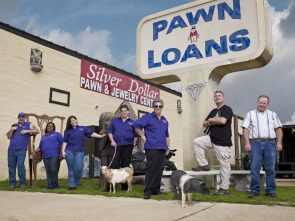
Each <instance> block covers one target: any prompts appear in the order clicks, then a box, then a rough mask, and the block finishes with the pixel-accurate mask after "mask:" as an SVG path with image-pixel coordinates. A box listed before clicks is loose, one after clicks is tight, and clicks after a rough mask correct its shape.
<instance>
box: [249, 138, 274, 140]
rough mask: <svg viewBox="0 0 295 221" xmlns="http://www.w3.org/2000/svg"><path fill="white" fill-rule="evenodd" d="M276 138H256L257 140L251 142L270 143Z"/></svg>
mask: <svg viewBox="0 0 295 221" xmlns="http://www.w3.org/2000/svg"><path fill="white" fill-rule="evenodd" d="M274 139H275V138H255V139H250V140H255V141H270V140H274Z"/></svg>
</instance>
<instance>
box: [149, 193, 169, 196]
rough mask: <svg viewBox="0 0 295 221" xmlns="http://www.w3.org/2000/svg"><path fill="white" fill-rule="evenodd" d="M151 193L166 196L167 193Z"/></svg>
mask: <svg viewBox="0 0 295 221" xmlns="http://www.w3.org/2000/svg"><path fill="white" fill-rule="evenodd" d="M152 195H163V196H167V193H162V192H158V193H153V194H152Z"/></svg>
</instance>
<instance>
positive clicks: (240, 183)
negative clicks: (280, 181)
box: [162, 170, 265, 191]
mask: <svg viewBox="0 0 295 221" xmlns="http://www.w3.org/2000/svg"><path fill="white" fill-rule="evenodd" d="M185 172H186V173H187V174H188V175H190V176H209V175H211V176H214V181H215V182H214V184H215V189H216V190H219V189H220V183H221V175H220V170H210V171H199V172H195V171H191V170H190V171H185ZM171 173H172V171H163V177H162V183H163V184H164V186H165V190H166V191H169V190H172V189H171V183H170V176H171ZM230 182H231V185H234V186H235V190H238V191H248V190H249V188H250V182H251V177H250V170H232V171H231V172H230ZM264 187H265V172H264V171H262V170H261V171H260V188H262V189H263V188H264Z"/></svg>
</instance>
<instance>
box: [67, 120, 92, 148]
mask: <svg viewBox="0 0 295 221" xmlns="http://www.w3.org/2000/svg"><path fill="white" fill-rule="evenodd" d="M92 134H94V132H93V131H92V130H90V129H89V128H88V127H84V126H79V125H77V126H76V128H75V129H74V128H71V129H69V130H67V131H66V132H65V134H64V143H67V146H66V149H68V150H71V151H84V140H85V136H87V137H89V138H90V137H91V135H92Z"/></svg>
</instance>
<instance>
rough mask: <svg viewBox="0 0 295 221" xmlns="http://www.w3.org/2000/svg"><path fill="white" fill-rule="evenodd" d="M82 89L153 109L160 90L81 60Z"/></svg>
mask: <svg viewBox="0 0 295 221" xmlns="http://www.w3.org/2000/svg"><path fill="white" fill-rule="evenodd" d="M80 87H81V88H84V89H87V90H90V91H95V92H97V93H102V94H106V95H109V96H112V97H116V98H120V99H122V100H126V101H130V102H133V103H137V104H141V105H144V106H149V107H152V103H153V100H155V99H158V98H160V89H159V88H156V87H154V86H151V85H149V84H146V83H144V82H142V81H139V80H135V79H134V78H131V77H127V76H125V75H123V74H120V73H118V72H115V71H112V70H110V69H107V68H105V67H102V66H99V65H97V64H93V63H91V62H88V61H85V60H81V78H80Z"/></svg>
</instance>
